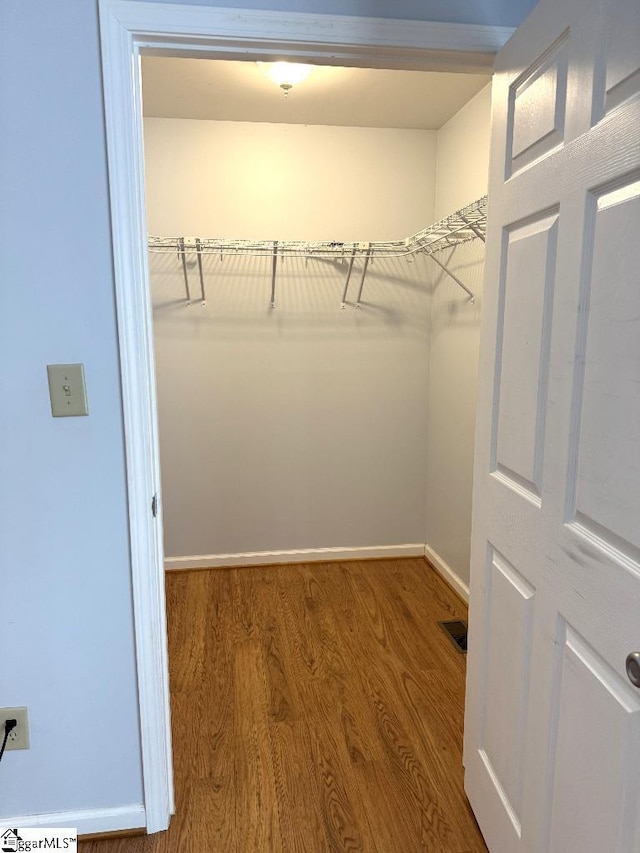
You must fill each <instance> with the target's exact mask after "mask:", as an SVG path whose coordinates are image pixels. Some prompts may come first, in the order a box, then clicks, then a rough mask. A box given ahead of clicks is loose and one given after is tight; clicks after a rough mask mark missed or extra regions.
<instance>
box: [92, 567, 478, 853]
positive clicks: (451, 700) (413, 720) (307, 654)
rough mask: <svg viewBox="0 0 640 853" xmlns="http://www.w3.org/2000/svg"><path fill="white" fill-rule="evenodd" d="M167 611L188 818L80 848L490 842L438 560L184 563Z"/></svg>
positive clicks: (257, 850)
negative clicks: (475, 787) (473, 786)
mask: <svg viewBox="0 0 640 853" xmlns="http://www.w3.org/2000/svg"><path fill="white" fill-rule="evenodd" d="M167 607H168V619H169V659H170V668H171V700H172V714H173V732H174V755H175V782H176V796H177V813H176V815H175V816H174V818H173V820H172V823H171V827H170V829H169V831H168V832H166V833H160V834H158V835H154V836H146V837H137V838H130V839H126V840H125V839H117V840H109V841H99V842H96V841H94V842H84V843H82V844H81V845H80V849H81V851H82V853H169V851H180V853H205V851H207V852H209V851H210V853H271V851H274V853H275V851H278V853H281V852H282V853H285V852H287V853H288V851H296V853H297V851H309V853H316V851H318V853H320V851H350V853H351V852H352V851H360V850H362V851H372V853H396V851H398V853H412V851H428V853H486V847H485V845H484V843H483V840H482V837H481V835H480V832H479V830H478V828H477V826H476V824H475V821H474V819H473V815H472V813H471V810H470V808H469V806H468V803H467V800H466V798H465V795H464V792H463V787H462V758H461V747H462V722H463V701H464V699H463V696H464V668H465V656H464V655H462V654H460V653H458V652H457V651H456V650H455V649H454V648H453V646H452V644H451V643H450V642H449V640H448V639H447V637H446V636H445V635H444V634H443V632H442V631H441V629H440V628H439V627H438V625H437V622H438V620H441V619H449V618H456V617H463V618H464V617H466V612H465V608H464V605H463V604H462V603H461V602H460V601H459V599H458V598H457V597H456V596H455V595H454V594H453V593H452V592H451V590H450V589H449V588H448V587H447V586H446V584H445V583H444V582H443V581H442V580H441V579H440V577H439V576H438V575H437V574H436V573H435V571H434V570H433V569H431V568H430V566H429V565H428V564H427V563H426V562H425V561H424V560H422V559H403V560H384V561H371V562H352V563H325V564H313V565H296V566H269V567H260V568H255V569H247V568H243V569H215V570H198V571H190V572H175V573H169V574H168V576H167Z"/></svg>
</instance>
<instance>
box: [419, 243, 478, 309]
mask: <svg viewBox="0 0 640 853" xmlns="http://www.w3.org/2000/svg"><path fill="white" fill-rule="evenodd" d="M427 254H429V257H430V258H431V260H432V261H434V262H435V263H436V264H437V265H438V266H439V267H440V269H443V270H444V271H445V272H446V274H447V275H448V276H449V278H452V279H453V280H454V281H455V283H456V284H458V285H460V287H461V288H462V289H463V290H464V291H465V293H468V294H469V302H470V303H471V304H472V305H475V301H476V295H475V293H474V292H473V291H472V290H469V288H468V287H467V285H466V284H465V283H464V282H463V281H460V279H459V278H458V276H457V275H454V274H453V273H452V272H451V270H450V269H448V268H447V267H446V266H445V265H444V264H443V263H442V261H439V260H438V258H436V256H435V255H433V254H431V253H427Z"/></svg>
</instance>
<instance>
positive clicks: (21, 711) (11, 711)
mask: <svg viewBox="0 0 640 853" xmlns="http://www.w3.org/2000/svg"><path fill="white" fill-rule="evenodd" d="M6 720H17V721H18V725H17V726H16V727H15V729H12V730H11V731H10V732H9V739H8V740H7V745H6V747H5V749H6V750H7V751H8V750H10V749H29V717H28V714H27V709H26V708H25V707H24V706H22V707H20V708H0V744H1V743H2V741H3V740H4V724H5V721H6Z"/></svg>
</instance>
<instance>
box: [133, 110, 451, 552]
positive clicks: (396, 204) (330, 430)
mask: <svg viewBox="0 0 640 853" xmlns="http://www.w3.org/2000/svg"><path fill="white" fill-rule="evenodd" d="M145 129H146V133H145V135H146V162H147V185H148V191H147V195H148V210H149V221H150V228H151V230H152V232H154V233H157V234H160V235H170V234H174V235H176V234H185V233H186V234H194V235H199V236H222V235H225V236H231V237H238V238H254V239H257V238H260V237H262V238H281V239H321V240H330V239H334V240H346V241H349V240H357V239H384V238H401V237H404V236H408V235H409V234H410V233H413V232H415V231H417V230H419V229H420V228H422V227H424V226H425V225H426V224H428V223H429V222H430V221H431V219H432V216H433V212H432V211H433V204H434V191H435V174H434V169H435V142H436V139H435V136H436V135H435V133H434V132H430V131H406V130H380V129H369V128H345V127H321V126H294V125H268V124H252V123H235V122H211V121H189V120H179V119H178V120H171V119H147V120H146V122H145ZM190 270H191V281H192V285H193V289H194V290H197V285H196V282H197V272H196V267H195V265H192V266H191V268H190ZM358 271H359V267H357V268H354V273H353V279H352V290H351V292H352V298H353V296H355V292H356V290H357V286H358V283H359V276H358ZM426 271H427V267H426V262H425V261H424V260H423V259H418V260H417V261H416V262H415V263H413V264H408V263H407V262H406V261H405V260H393V261H392V260H387V261H382V260H379V261H376V262H375V263H374V264H373V266H372V267H371V268H370V271H369V273H368V275H367V280H366V285H365V288H366V289H365V294H364V299H365V303H366V304H363V307H362V308H361V309H360V310H359V311H356V310H354V309H353V308H351V307H350V308H348V309H347V310H345V311H342V310H340V296H341V291H342V287H343V281H344V277H345V272H346V265H345V266H342V265H341V264H339V263H338V264H335V263H331V262H327V261H319V260H315V261H314V260H312V261H309V263H308V265H307V266H305V263H304V261H303V260H302V259H300V260H296V261H287V262H286V264H285V265H284V266H282V265H281V266H280V268H279V271H278V276H277V308H276V310H275V311H270V310H269V308H268V299H269V288H270V263H269V261H268V260H267V259H258V260H250V259H238V260H234V259H227V260H225V262H224V264H221V263H220V260H219V258H218V257H217V256H215V257H211V256H210V257H209V258H207V259H206V260H205V276H206V281H207V287H208V296H209V299H208V304H207V306H206V307H205V308H201V307H199V306H191V307H189V308H186V307H185V306H184V304H183V292H184V291H183V283H182V272H181V268H180V265H179V263H178V260H177V258H176V257H175V253H172V254H171V255H161V256H154V257H153V258H152V288H153V295H154V331H155V346H156V363H157V381H158V398H159V413H160V441H161V460H162V477H163V500H164V521H165V545H166V552H167V556H169V557H178V556H182V557H184V556H199V555H207V554H213V555H217V554H230V553H231V554H236V553H247V552H252V551H271V550H282V549H284V550H290V549H305V548H312V549H313V548H326V547H342V546H346V547H363V546H379V545H399V544H408V543H416V542H422V541H424V513H425V480H424V470H425V465H426V447H425V441H424V435H425V432H426V428H427V396H426V385H427V375H428V328H427V324H428V313H429V312H428V308H429V295H428V290H429V288H428V281H427V275H426Z"/></svg>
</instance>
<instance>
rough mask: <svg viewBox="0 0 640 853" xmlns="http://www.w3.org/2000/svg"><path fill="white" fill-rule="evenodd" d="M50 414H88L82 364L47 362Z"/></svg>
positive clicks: (65, 416) (69, 415)
mask: <svg viewBox="0 0 640 853" xmlns="http://www.w3.org/2000/svg"><path fill="white" fill-rule="evenodd" d="M47 374H48V376H49V396H50V398H51V414H52V415H53V417H54V418H68V417H75V416H78V415H88V414H89V409H88V407H87V389H86V387H85V384H84V365H82V364H48V365H47Z"/></svg>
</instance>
